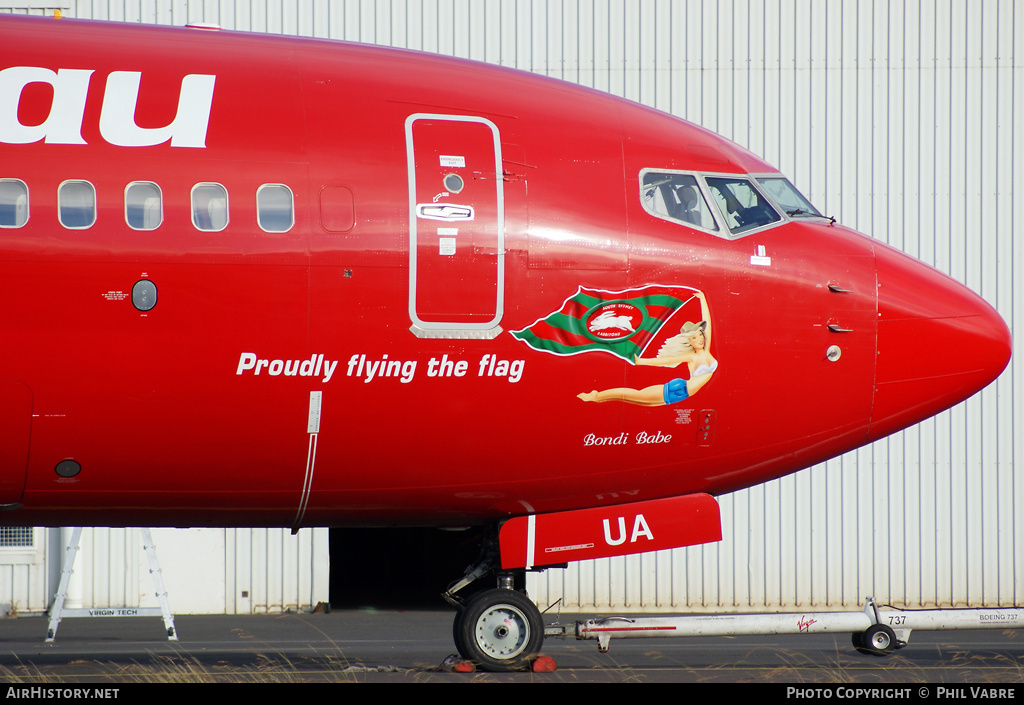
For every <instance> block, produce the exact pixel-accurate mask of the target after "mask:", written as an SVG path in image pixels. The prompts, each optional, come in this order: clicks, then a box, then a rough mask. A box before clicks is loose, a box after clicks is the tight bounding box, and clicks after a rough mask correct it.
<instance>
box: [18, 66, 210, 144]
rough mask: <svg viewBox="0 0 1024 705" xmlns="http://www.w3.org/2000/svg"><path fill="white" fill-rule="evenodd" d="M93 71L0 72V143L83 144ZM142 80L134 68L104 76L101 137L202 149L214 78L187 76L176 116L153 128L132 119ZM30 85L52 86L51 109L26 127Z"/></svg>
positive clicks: (28, 68)
mask: <svg viewBox="0 0 1024 705" xmlns="http://www.w3.org/2000/svg"><path fill="white" fill-rule="evenodd" d="M93 73H94V71H93V70H91V69H58V70H57V71H51V70H50V69H44V68H39V67H37V66H12V67H10V68H6V69H4V70H2V71H0V142H6V143H8V144H30V143H32V142H39V141H40V140H42V141H43V142H45V143H46V144H86V141H85V140H84V139H83V138H82V122H83V120H84V119H85V101H86V97H87V95H88V93H89V82H90V80H91V78H92V74H93ZM141 80H142V74H141V73H140V72H138V71H113V72H111V73H110V75H109V76H107V82H106V87H105V90H104V92H103V107H102V109H101V111H100V122H99V128H100V135H101V136H102V137H103V139H104V140H106V141H107V142H108V143H110V144H113V145H116V146H118V147H150V146H153V145H157V144H163V143H164V142H167V141H168V140H169V141H170V143H171V146H172V147H198V148H203V147H206V130H207V127H208V125H209V122H210V109H211V107H212V106H213V87H214V83H215V82H216V80H217V77H216V76H212V75H207V74H198V73H195V74H188V75H187V76H185V77H184V78H183V79H182V81H181V89H180V91H179V93H178V111H177V113H176V114H175V116H174V120H172V121H171V122H170V123H169V124H167V125H165V126H163V127H152V128H149V127H139V126H138V125H137V124H136V123H135V107H136V104H137V103H138V99H139V83H140V82H141ZM30 83H46V84H49V85H50V86H52V87H53V102H52V103H51V104H50V113H49V115H48V116H47V117H46V119H45V120H43V121H42V122H41V123H40V124H38V125H24V124H22V122H21V120H20V119H19V118H18V108H19V106H20V104H21V97H22V92H23V91H24V90H25V86H27V85H29V84H30Z"/></svg>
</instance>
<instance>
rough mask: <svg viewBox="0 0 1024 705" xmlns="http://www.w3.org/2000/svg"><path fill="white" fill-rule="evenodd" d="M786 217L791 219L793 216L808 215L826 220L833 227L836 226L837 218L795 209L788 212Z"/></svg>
mask: <svg viewBox="0 0 1024 705" xmlns="http://www.w3.org/2000/svg"><path fill="white" fill-rule="evenodd" d="M786 215H788V216H789V217H790V218H792V217H793V216H804V215H808V216H811V217H812V218H824V219H825V220H827V221H829V222H830V223H832V224H833V225H835V224H836V217H835V216H834V215H822V214H821V213H815V212H813V211H805V210H804V209H803V208H794V209H793V210H791V211H786Z"/></svg>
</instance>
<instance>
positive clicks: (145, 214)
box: [124, 181, 164, 230]
mask: <svg viewBox="0 0 1024 705" xmlns="http://www.w3.org/2000/svg"><path fill="white" fill-rule="evenodd" d="M124 219H125V221H126V222H127V223H128V227H130V228H132V229H134V230H156V229H157V228H158V227H160V224H161V223H162V222H163V220H164V207H163V198H162V195H161V193H160V187H159V186H157V185H156V184H154V183H153V182H151V181H133V182H132V183H130V184H128V186H127V188H125V190H124Z"/></svg>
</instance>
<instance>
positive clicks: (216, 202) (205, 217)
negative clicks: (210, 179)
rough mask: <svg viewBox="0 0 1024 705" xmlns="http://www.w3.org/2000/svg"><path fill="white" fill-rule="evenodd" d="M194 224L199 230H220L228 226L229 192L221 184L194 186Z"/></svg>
mask: <svg viewBox="0 0 1024 705" xmlns="http://www.w3.org/2000/svg"><path fill="white" fill-rule="evenodd" d="M192 224H193V225H195V226H196V229H197V230H203V231H205V232H218V231H220V230H223V229H224V228H226V227H227V226H228V192H227V189H225V188H224V187H223V186H221V185H220V184H213V183H201V184H196V185H195V186H193V187H192Z"/></svg>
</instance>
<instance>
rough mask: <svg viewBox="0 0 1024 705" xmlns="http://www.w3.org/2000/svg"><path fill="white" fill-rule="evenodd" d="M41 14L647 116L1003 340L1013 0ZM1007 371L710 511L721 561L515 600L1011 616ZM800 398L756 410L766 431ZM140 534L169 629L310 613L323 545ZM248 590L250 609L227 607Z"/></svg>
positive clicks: (37, 590)
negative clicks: (695, 136)
mask: <svg viewBox="0 0 1024 705" xmlns="http://www.w3.org/2000/svg"><path fill="white" fill-rule="evenodd" d="M55 4H56V5H58V6H60V7H61V8H62V11H63V12H64V14H65V15H66V16H70V17H79V18H93V19H110V20H118V21H129V22H157V23H162V24H176V25H181V24H185V23H186V22H203V23H214V24H219V25H220V26H221V27H223V28H225V29H239V30H246V31H257V32H280V33H287V34H301V35H309V36H317V37H330V38H334V39H346V40H353V41H360V42H369V43H377V44H385V45H391V46H399V47H407V48H412V49H421V50H425V51H430V52H439V53H444V54H453V55H457V56H463V57H468V58H472V59H478V60H482V61H488V62H492V63H500V64H503V65H506V66H513V67H517V68H520V69H525V70H527V71H534V72H537V73H542V74H546V75H549V76H555V77H558V78H562V79H565V80H568V81H573V82H577V83H582V84H585V85H588V86H592V87H595V88H598V89H600V90H604V91H608V92H611V93H614V94H616V95H620V96H625V97H627V98H630V99H632V100H636V101H639V102H642V103H646V104H648V105H651V106H653V107H655V108H659V109H661V110H665V111H667V112H670V113H673V114H675V115H678V116H680V117H683V118H686V119H688V120H691V121H693V122H696V123H698V124H700V125H703V126H705V127H708V128H710V129H712V130H714V131H716V132H719V133H721V134H723V135H725V136H726V137H729V138H731V139H733V140H735V141H736V142H738V143H740V144H741V145H743V146H745V147H747V148H749V149H751V150H752V151H754V152H755V153H757V154H759V155H761V156H763V157H764V158H765V159H767V160H768V161H769V162H771V163H773V164H775V165H776V166H778V167H779V168H780V169H781V170H782V171H783V172H784V173H786V174H787V175H788V176H789V177H790V178H791V179H792V180H793V181H794V182H795V184H796V185H797V187H798V188H800V189H801V190H802V191H803V192H804V193H805V194H806V195H807V196H809V197H810V199H811V201H812V202H814V203H815V204H816V205H817V206H818V207H819V208H821V209H822V210H823V212H825V213H828V214H833V215H835V216H836V218H838V219H839V220H840V221H841V222H842V223H844V224H846V225H849V226H852V227H854V228H856V229H858V230H861V231H862V232H865V233H868V234H870V235H872V236H873V237H875V238H878V239H880V240H883V241H885V242H888V243H890V244H892V245H895V246H896V247H899V248H901V249H903V250H905V251H906V252H909V253H910V254H912V255H914V256H915V257H918V258H920V259H922V260H924V261H926V262H928V263H930V264H932V265H934V266H935V267H937V268H938V269H940V270H942V271H944V272H946V273H948V274H950V275H952V276H953V277H954V278H956V279H958V280H960V281H962V282H964V283H966V284H967V285H968V286H970V287H971V288H972V289H974V290H975V291H978V292H980V293H981V294H982V295H983V296H984V297H985V298H987V299H988V300H989V301H990V302H991V303H992V304H993V305H994V306H996V308H997V309H998V310H999V311H1000V313H1001V314H1002V315H1003V317H1004V318H1005V319H1006V320H1007V321H1008V322H1009V324H1010V326H1011V329H1012V330H1014V331H1020V330H1024V291H1022V286H1024V284H1022V282H1024V276H1021V274H1020V273H1021V272H1024V246H1022V245H1021V244H1020V243H1019V242H1015V239H1014V227H1015V224H1016V223H1017V221H1018V220H1019V219H1020V218H1022V217H1024V206H1020V205H1016V204H1015V202H1014V194H1015V192H1016V191H1018V190H1024V136H1022V135H1024V130H1022V129H1021V128H1022V127H1024V1H1021V0H907V1H905V2H900V1H897V0H892V1H888V2H887V1H885V0H864V1H860V2H858V1H856V0H842V1H837V2H828V3H822V2H812V0H765V1H763V2H762V1H761V0H690V1H684V0H533V1H530V0H483V1H477V0H473V1H470V0H393V1H391V2H388V1H385V0H381V1H379V2H372V1H367V0H364V1H362V2H359V1H347V2H345V1H340V0H339V1H334V0H330V1H329V0H313V1H309V2H302V1H294V0H293V1H289V0H262V1H260V2H255V1H254V2H243V1H242V0H237V1H234V2H232V1H230V0H221V1H220V2H217V1H216V0H207V1H205V2H187V1H186V0H116V1H115V0H109V1H107V0H92V1H89V0H83V1H80V2H69V1H68V2H63V3H62V2H59V0H50V1H49V2H31V1H30V2H10V1H4V2H0V6H2V7H12V6H13V5H18V6H20V7H21V8H22V9H14V10H13V11H15V12H33V13H42V12H46V11H51V9H50V8H52V7H53V5H55ZM42 6H45V7H46V8H47V9H42ZM1015 132H1016V134H1015ZM1018 201H1020V199H1019V198H1018ZM1016 229H1017V230H1018V232H1020V231H1022V228H1021V226H1019V225H1017V227H1016ZM1015 275H1016V276H1015ZM921 354H922V355H945V356H948V357H949V358H950V364H951V365H957V364H960V361H959V360H958V359H957V358H960V357H969V356H970V341H961V340H943V341H922V346H921ZM770 373H771V371H766V374H770ZM1022 376H1024V369H1022V367H1021V362H1020V356H1019V355H1018V356H1016V357H1015V358H1014V360H1013V361H1012V362H1011V365H1010V368H1009V369H1008V370H1007V371H1006V372H1005V373H1004V374H1003V375H1002V377H1000V379H999V380H998V381H997V382H996V383H995V384H993V385H992V386H991V387H990V388H988V389H986V390H985V391H983V392H982V393H981V394H979V395H977V396H975V397H974V398H972V399H970V400H968V401H967V402H966V403H963V404H961V405H959V406H958V407H956V408H955V409H952V410H950V411H948V412H946V413H944V414H942V415H940V416H939V417H937V418H934V419H932V420H929V421H927V422H925V423H923V424H920V425H919V426H917V427H914V428H911V429H908V430H906V431H904V432H902V433H899V434H897V435H895V436H893V437H891V438H889V439H886V440H884V441H881V442H878V443H876V444H874V445H872V446H869V447H866V448H863V449H861V450H859V451H856V452H853V453H850V454H848V455H845V456H843V457H841V458H837V459H835V460H832V461H830V462H828V463H825V464H823V465H819V466H815V467H813V468H810V469H807V470H804V471H802V472H800V473H797V474H796V475H793V476H790V477H787V478H784V479H782V480H779V481H775V482H772V483H769V484H767V485H764V486H761V487H757V488H754V489H750V490H747V491H743V492H738V493H736V494H733V495H730V496H726V497H723V498H721V506H722V515H723V523H724V531H725V538H724V541H722V542H721V543H720V544H716V545H709V546H705V547H697V548H692V549H681V550H676V551H668V552H663V553H658V554H649V555H643V556H637V557H630V558H624V559H616V560H602V561H593V562H584V563H580V564H574V565H571V566H570V567H569V569H567V570H565V571H559V570H553V571H548V572H547V573H544V574H543V575H541V576H539V577H531V580H530V583H529V586H530V592H531V595H532V596H533V597H534V598H535V599H537V600H538V601H539V602H540V603H541V605H542V607H543V606H546V605H548V604H552V603H554V602H555V601H556V600H559V599H561V600H562V605H563V606H564V607H565V608H568V609H574V608H577V607H581V608H583V609H616V610H647V611H670V610H678V609H682V610H693V609H703V608H707V609H709V610H710V609H715V610H730V611H731V610H735V611H746V610H751V609H753V610H757V609H762V608H764V609H769V610H771V609H775V608H793V607H800V608H806V607H815V608H830V607H840V606H843V607H849V606H855V605H858V604H860V603H861V602H862V600H863V599H864V597H865V596H868V595H873V596H874V597H876V598H877V599H878V600H879V601H881V602H882V603H891V604H894V605H906V606H927V605H954V606H967V605H971V606H982V605H985V606H996V605H1018V606H1019V605H1021V604H1024V478H1019V477H1017V474H1016V473H1017V472H1019V471H1020V469H1021V468H1024V457H1022V456H1024V442H1022V441H1020V440H1016V439H1015V438H1014V435H1015V433H1016V432H1018V431H1020V430H1021V428H1022V422H1021V419H1020V414H1022V413H1024V391H1022V388H1024V382H1022V381H1021V380H1022ZM800 403H801V400H800V399H784V400H780V408H779V413H785V407H786V405H788V404H800ZM836 403H840V404H841V403H842V400H841V399H837V400H836ZM156 536H157V543H158V546H159V548H160V556H161V562H162V564H163V566H164V574H165V576H168V577H169V581H168V582H169V584H170V585H169V587H170V590H171V594H172V606H173V607H174V608H175V610H176V611H177V612H204V611H205V612H218V611H226V612H248V611H260V610H274V609H281V608H287V607H297V608H304V607H308V606H310V605H312V604H315V602H317V601H318V600H324V599H326V589H327V588H326V567H325V566H324V565H323V560H325V558H322V556H321V554H322V555H323V556H325V555H326V541H327V539H326V532H324V531H320V530H318V531H303V532H300V536H299V539H298V540H296V539H295V538H293V537H289V536H287V534H286V533H285V532H267V531H264V530H260V531H255V530H254V531H249V530H231V531H216V532H212V530H198V531H194V532H191V531H189V532H186V531H177V532H171V531H169V530H168V531H161V532H157V533H156ZM35 540H36V544H35V545H36V549H35V553H34V554H33V553H31V551H27V549H25V548H22V549H17V548H9V549H0V551H7V552H9V553H10V559H9V560H6V559H3V558H2V557H0V562H3V563H4V565H3V566H2V570H3V573H2V575H0V591H9V592H10V595H11V597H10V598H8V597H7V596H6V595H4V594H3V593H2V592H0V602H13V603H14V604H15V606H19V605H20V607H21V609H22V610H25V609H28V610H41V609H44V608H45V605H46V603H47V601H48V599H49V595H50V594H52V592H53V588H54V586H55V584H56V583H55V582H54V580H55V568H54V567H53V563H54V561H57V560H59V559H57V558H55V556H57V555H58V554H59V553H60V551H59V539H56V538H54V536H53V531H50V532H43V531H42V530H36V532H35ZM87 543H88V544H89V546H88V548H87V550H86V555H87V556H91V558H90V559H89V560H87V561H86V565H85V566H84V569H83V571H82V572H83V578H84V581H85V583H87V586H86V587H85V588H84V589H83V597H84V599H85V600H86V601H87V602H90V601H91V602H92V603H94V605H95V606H105V604H106V603H105V602H104V601H105V600H109V601H110V602H111V604H112V603H116V602H119V601H120V602H124V601H125V600H128V601H129V604H131V602H130V601H131V600H132V599H133V596H134V595H135V594H136V593H133V592H132V591H133V590H137V591H138V592H139V593H146V592H149V588H148V585H147V584H146V583H145V581H146V580H148V578H143V577H140V574H144V571H143V570H142V569H141V568H138V569H136V568H134V567H133V566H137V565H140V564H141V558H138V559H136V558H134V557H132V551H133V549H136V548H137V543H138V539H137V538H133V535H132V534H131V533H130V532H123V531H113V530H100V529H97V530H94V531H93V532H91V533H87ZM200 546H202V547H203V548H202V549H199V548H198V547H200ZM134 552H135V553H136V554H137V553H139V551H137V550H135V551H134ZM207 553H209V554H211V555H210V557H209V564H208V565H207V563H206V562H205V559H204V562H203V564H202V566H201V567H200V566H199V565H197V560H198V559H200V558H202V556H203V555H204V554H207ZM32 556H34V557H32ZM318 558H319V559H320V560H318ZM33 564H34V565H36V567H37V569H38V568H39V566H40V565H45V566H49V567H47V568H45V569H43V570H41V571H40V570H37V571H36V573H37V574H41V575H43V577H42V578H31V577H28V576H29V573H28V572H27V568H26V565H33ZM318 564H319V567H318ZM125 565H127V566H129V568H128V571H127V573H128V575H129V577H128V578H122V576H121V572H122V568H123V566H125ZM179 566H180V567H179ZM197 569H199V571H200V572H201V573H202V574H203V575H202V577H201V578H200V577H195V576H194V572H195V571H196V570H197ZM176 571H180V573H181V575H182V577H181V578H179V579H175V577H174V576H175V574H176ZM185 576H192V577H189V578H188V580H186V579H185ZM282 576H286V577H282ZM122 581H124V583H123V584H122ZM254 581H255V583H259V585H261V586H262V587H260V588H258V589H259V590H260V591H262V592H260V597H258V598H256V599H241V598H240V597H239V595H240V594H241V590H242V589H243V587H242V586H247V587H246V588H245V589H253V588H252V585H253V584H254ZM41 582H42V583H45V584H40V583H41ZM115 583H116V584H117V585H118V587H116V588H115V587H113V585H114V584H115ZM139 583H142V584H141V585H140V584H139ZM124 586H128V587H127V588H126V587H124ZM190 591H191V592H190ZM176 592H177V594H175V593H176ZM196 592H200V593H206V594H205V595H199V594H192V593H196ZM271 593H273V594H271ZM247 594H251V593H247ZM143 601H144V602H145V600H143Z"/></svg>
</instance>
